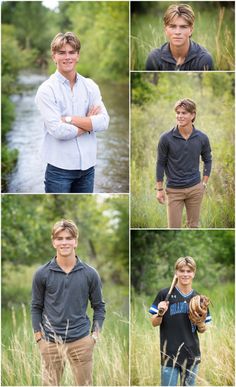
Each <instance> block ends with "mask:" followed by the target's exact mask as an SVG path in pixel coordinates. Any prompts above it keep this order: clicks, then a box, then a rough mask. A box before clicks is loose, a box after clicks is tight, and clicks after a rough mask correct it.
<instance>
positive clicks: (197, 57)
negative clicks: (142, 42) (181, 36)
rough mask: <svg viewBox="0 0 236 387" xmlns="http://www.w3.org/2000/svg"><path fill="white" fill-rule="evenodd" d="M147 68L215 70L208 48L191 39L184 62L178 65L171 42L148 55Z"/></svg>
mask: <svg viewBox="0 0 236 387" xmlns="http://www.w3.org/2000/svg"><path fill="white" fill-rule="evenodd" d="M146 70H150V71H155V70H158V71H194V70H195V71H206V70H213V61H212V57H211V54H210V53H209V52H208V51H207V50H206V48H204V47H202V46H200V44H198V43H195V42H194V41H192V40H190V47H189V52H188V54H187V56H186V58H185V60H184V63H182V64H181V65H177V63H176V60H175V58H174V57H173V55H172V53H171V51H170V44H169V43H165V44H163V45H162V46H161V47H160V48H155V49H154V50H152V51H151V52H150V54H149V55H148V59H147V62H146Z"/></svg>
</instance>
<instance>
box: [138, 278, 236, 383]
mask: <svg viewBox="0 0 236 387" xmlns="http://www.w3.org/2000/svg"><path fill="white" fill-rule="evenodd" d="M196 288H197V289H199V287H197V286H196ZM199 290H201V291H202V292H204V293H205V294H207V295H208V296H210V298H211V300H212V306H211V308H210V311H211V315H212V318H213V323H212V326H211V327H210V328H209V329H208V331H207V332H205V333H204V334H202V335H199V338H200V346H201V353H202V362H201V364H200V368H199V374H198V376H197V379H196V383H197V385H198V386H234V385H235V384H234V383H235V381H234V375H235V372H234V371H235V370H234V354H235V346H234V342H235V340H234V285H233V284H226V285H221V286H219V285H218V286H217V287H216V288H215V289H214V291H209V290H207V289H199ZM154 297H155V295H154ZM154 297H153V298H154ZM153 298H150V297H146V296H143V297H141V296H135V297H134V299H133V302H132V320H131V324H132V333H131V384H133V385H136V386H158V385H160V349H159V348H160V347H159V328H158V327H157V328H153V327H152V326H151V323H150V321H149V320H150V318H149V317H150V315H149V313H148V310H149V307H150V306H151V304H152V302H153Z"/></svg>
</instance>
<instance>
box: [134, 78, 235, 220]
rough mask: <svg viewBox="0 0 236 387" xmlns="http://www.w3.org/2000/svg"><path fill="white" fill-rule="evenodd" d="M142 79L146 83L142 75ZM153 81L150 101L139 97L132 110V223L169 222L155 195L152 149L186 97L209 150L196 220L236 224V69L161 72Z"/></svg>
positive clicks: (155, 146) (169, 125)
mask: <svg viewBox="0 0 236 387" xmlns="http://www.w3.org/2000/svg"><path fill="white" fill-rule="evenodd" d="M141 79H142V83H148V82H149V80H148V79H146V78H145V74H142V75H141ZM137 83H138V82H136V83H135V84H133V85H134V88H137V87H138V85H137ZM151 86H152V98H153V101H148V102H146V103H142V98H141V96H140V101H139V100H138V101H137V100H136V101H135V102H136V103H135V104H133V106H132V113H131V114H132V128H131V145H132V146H131V160H132V163H131V192H132V195H131V208H132V212H131V217H132V219H131V222H132V226H133V227H150V228H152V227H154V228H155V227H158V228H163V227H164V228H165V227H166V226H167V220H166V207H165V206H161V205H160V204H158V203H157V200H156V198H155V191H154V187H155V166H156V157H157V153H156V150H157V144H158V141H159V138H160V135H161V134H162V133H163V132H165V131H168V130H170V129H171V128H173V127H174V126H175V115H174V114H175V113H174V108H173V107H174V104H175V102H176V101H177V100H178V99H180V98H185V97H188V98H192V99H193V100H194V101H195V102H196V104H197V118H196V123H195V126H196V128H197V129H200V130H202V131H203V132H205V133H206V134H207V135H208V136H209V139H210V143H211V148H212V154H213V169H212V173H211V177H210V180H209V189H208V191H207V194H206V195H205V197H204V200H203V204H202V210H201V218H200V225H201V227H205V228H211V227H212V228H215V227H222V228H224V227H226V228H227V227H234V94H233V93H234V74H232V73H190V72H189V73H185V74H182V73H178V74H177V73H168V74H164V73H159V75H158V82H157V85H156V87H155V88H154V87H153V84H152V85H151ZM132 93H134V90H132ZM136 95H137V94H136ZM138 104H142V105H141V106H138ZM200 170H201V171H202V165H201V164H200ZM183 224H184V223H183Z"/></svg>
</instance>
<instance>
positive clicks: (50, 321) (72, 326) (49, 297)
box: [31, 258, 105, 342]
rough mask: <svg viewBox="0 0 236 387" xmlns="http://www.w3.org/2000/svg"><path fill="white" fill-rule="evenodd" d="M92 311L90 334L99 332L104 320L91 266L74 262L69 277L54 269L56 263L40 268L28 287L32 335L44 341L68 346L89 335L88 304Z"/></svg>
mask: <svg viewBox="0 0 236 387" xmlns="http://www.w3.org/2000/svg"><path fill="white" fill-rule="evenodd" d="M89 301H90V303H91V307H92V308H93V312H94V314H93V324H92V329H91V330H92V331H94V330H96V327H97V326H98V328H100V329H101V327H102V324H103V320H104V318H105V303H104V302H103V300H102V291H101V280H100V277H99V275H98V273H97V271H96V270H95V269H94V268H92V267H91V266H89V265H87V264H85V263H84V262H81V261H80V260H79V259H78V260H77V263H76V265H75V266H74V268H73V269H72V271H71V272H70V273H65V272H64V271H63V270H62V269H61V268H60V266H58V264H57V262H56V259H55V258H53V259H52V260H51V261H50V262H48V263H46V264H45V265H43V266H41V267H40V268H39V269H38V270H37V271H36V273H35V275H34V278H33V285H32V304H31V315H32V324H33V329H34V331H35V332H38V331H43V333H44V335H45V337H46V339H48V340H50V341H55V340H57V339H58V338H60V339H61V340H63V341H64V342H72V341H75V340H78V339H80V338H83V337H85V336H87V335H89V332H90V320H89V317H88V316H87V314H86V311H87V307H88V302H89Z"/></svg>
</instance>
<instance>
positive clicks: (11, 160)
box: [1, 144, 18, 192]
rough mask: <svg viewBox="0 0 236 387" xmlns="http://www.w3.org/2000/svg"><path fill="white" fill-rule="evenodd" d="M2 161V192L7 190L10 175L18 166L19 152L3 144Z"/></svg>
mask: <svg viewBox="0 0 236 387" xmlns="http://www.w3.org/2000/svg"><path fill="white" fill-rule="evenodd" d="M1 156H2V160H1V162H2V163H1V166H2V192H6V190H7V182H8V175H9V173H10V172H11V171H12V170H13V168H14V167H15V165H16V162H17V157H18V151H17V149H9V148H8V147H7V146H6V145H5V144H2V152H1Z"/></svg>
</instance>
